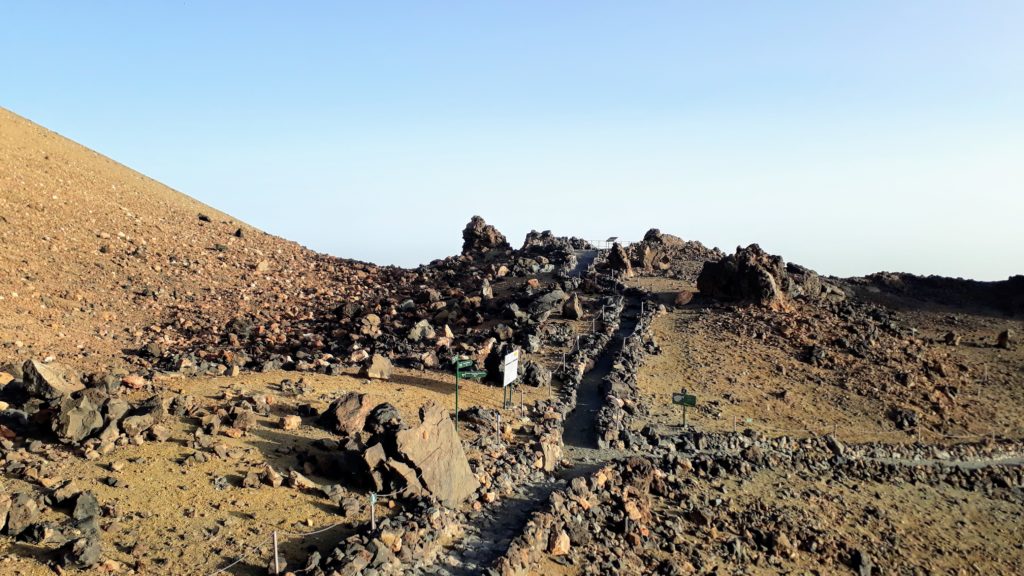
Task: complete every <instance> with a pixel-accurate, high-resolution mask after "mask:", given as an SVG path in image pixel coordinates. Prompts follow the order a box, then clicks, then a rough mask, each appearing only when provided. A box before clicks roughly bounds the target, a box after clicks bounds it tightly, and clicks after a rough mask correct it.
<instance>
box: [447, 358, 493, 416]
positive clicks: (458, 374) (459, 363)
mask: <svg viewBox="0 0 1024 576" xmlns="http://www.w3.org/2000/svg"><path fill="white" fill-rule="evenodd" d="M452 364H454V365H455V429H456V430H458V429H459V380H461V379H462V378H473V379H480V378H483V377H485V376H487V372H486V371H484V370H463V368H471V367H472V366H473V364H474V363H473V361H472V360H465V359H463V358H459V357H458V356H456V357H455V358H454V359H452Z"/></svg>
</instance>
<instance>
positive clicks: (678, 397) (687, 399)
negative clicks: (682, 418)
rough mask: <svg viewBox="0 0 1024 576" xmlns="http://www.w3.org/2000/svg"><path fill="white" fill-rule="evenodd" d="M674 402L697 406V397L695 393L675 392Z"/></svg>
mask: <svg viewBox="0 0 1024 576" xmlns="http://www.w3.org/2000/svg"><path fill="white" fill-rule="evenodd" d="M672 403H673V404H681V405H683V406H696V405H697V397H696V396H694V395H693V394H673V395H672Z"/></svg>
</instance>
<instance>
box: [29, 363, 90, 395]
mask: <svg viewBox="0 0 1024 576" xmlns="http://www.w3.org/2000/svg"><path fill="white" fill-rule="evenodd" d="M22 372H23V373H24V382H25V389H26V390H27V391H28V393H29V394H31V395H33V396H36V397H38V398H44V399H46V400H57V399H59V398H63V397H65V396H70V395H71V394H72V393H74V392H78V391H79V390H83V389H84V388H85V385H83V384H82V381H81V380H79V378H78V375H77V374H75V373H74V371H73V370H71V369H70V368H68V367H66V366H64V365H63V364H59V363H57V362H51V363H49V364H43V363H42V362H40V361H38V360H28V361H27V362H25V365H24V366H23V367H22Z"/></svg>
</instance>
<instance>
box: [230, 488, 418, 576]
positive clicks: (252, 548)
mask: <svg viewBox="0 0 1024 576" xmlns="http://www.w3.org/2000/svg"><path fill="white" fill-rule="evenodd" d="M401 492H402V489H399V490H394V491H392V492H388V493H387V494H377V493H376V492H370V517H371V524H372V525H371V529H372V530H376V529H377V523H376V504H377V500H378V499H380V498H390V497H392V496H396V495H398V494H400V493H401ZM345 524H346V523H345V522H338V523H336V524H331V525H330V526H325V527H323V528H317V529H316V530H313V531H312V532H293V531H291V530H284V529H281V528H278V527H276V526H274V525H272V524H264V525H265V526H267V527H268V528H271V529H272V530H273V532H272V533H271V541H272V544H273V547H274V555H275V560H276V559H277V557H278V551H277V535H278V534H282V535H285V536H293V537H296V538H308V537H310V536H316V535H318V534H323V533H324V532H327V531H329V530H333V529H335V528H338V527H341V526H344V525H345ZM265 537H266V536H264V538H265ZM257 550H259V546H250V547H249V550H248V551H247V552H246V553H244V554H242V555H241V556H239V557H238V558H237V559H236V560H235V561H234V562H232V563H230V564H228V565H227V566H225V567H223V568H220V569H218V570H217V571H216V572H213V573H211V574H210V576H217V575H218V574H223V573H225V572H227V571H228V570H230V569H231V568H234V567H235V566H237V565H238V564H240V563H241V562H242V561H244V560H245V559H246V558H249V557H250V556H252V554H253V552H256V551H257ZM277 571H278V572H279V571H280V570H277Z"/></svg>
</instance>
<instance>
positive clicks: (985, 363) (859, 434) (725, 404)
mask: <svg viewBox="0 0 1024 576" xmlns="http://www.w3.org/2000/svg"><path fill="white" fill-rule="evenodd" d="M634 284H639V285H641V286H643V287H645V288H647V289H653V290H655V291H656V292H658V293H659V294H660V295H661V299H662V301H664V302H670V301H671V299H672V298H673V297H674V293H675V292H676V291H678V290H692V289H693V287H692V286H689V285H686V284H685V283H682V282H679V281H673V280H666V279H651V278H641V279H638V280H634ZM722 313H723V312H721V311H717V310H712V309H701V308H698V307H694V306H692V305H691V306H684V307H679V308H675V309H671V308H670V311H669V312H668V313H667V314H665V315H662V316H660V317H658V318H657V319H656V320H655V322H654V325H653V334H654V337H655V340H656V341H657V343H658V345H660V346H661V348H662V354H660V355H656V356H649V357H648V358H647V363H646V364H645V365H644V367H643V368H642V369H641V370H640V373H639V376H638V382H639V385H640V388H641V391H642V393H643V394H644V396H645V399H646V401H647V403H648V405H649V406H650V407H651V416H652V417H651V420H652V422H654V423H656V424H659V425H661V426H667V427H673V426H681V425H682V422H683V411H682V407H680V406H676V405H674V404H672V401H671V398H672V394H673V393H674V392H679V391H681V390H682V389H684V388H685V389H686V390H687V391H688V392H690V393H692V394H695V395H696V396H697V398H698V406H697V408H696V409H693V408H690V409H688V410H687V422H688V424H690V425H692V426H696V427H698V428H700V429H705V430H712V431H723V430H733V429H740V430H742V429H744V428H752V429H754V430H758V431H760V432H764V433H767V434H770V435H789V436H798V437H800V436H807V435H810V434H826V433H835V434H837V435H838V436H839V438H841V439H843V440H844V441H848V442H871V441H884V442H912V441H916V440H917V439H918V437H917V436H916V435H910V434H908V433H906V432H903V431H899V430H896V429H895V428H894V426H893V424H892V423H891V422H890V421H889V420H888V419H887V418H886V416H885V412H886V408H887V406H888V404H887V402H886V399H885V398H884V397H873V396H865V395H861V394H858V393H856V392H854V391H853V390H851V389H847V388H844V387H843V386H842V383H836V382H832V381H831V379H830V377H831V375H830V374H829V372H828V370H824V369H821V368H817V367H814V366H811V365H810V364H807V363H805V362H802V361H799V360H797V359H795V358H793V357H792V355H791V354H789V353H788V352H786V351H784V350H780V349H778V348H775V347H772V346H770V345H766V344H764V343H762V342H761V341H758V340H756V339H753V338H750V337H747V336H740V335H737V334H734V333H730V332H727V331H724V330H715V329H713V327H709V324H706V323H705V321H706V320H709V319H710V317H711V315H714V314H722ZM903 314H904V317H905V318H906V321H908V322H909V323H910V324H911V325H913V326H917V327H919V329H920V330H921V333H922V334H923V335H925V336H928V337H933V338H935V339H936V340H940V339H941V337H942V336H943V335H944V334H945V332H947V331H949V330H950V329H951V328H950V327H949V326H948V325H949V324H950V322H951V321H950V320H949V318H950V317H951V314H952V312H951V311H949V310H945V309H914V310H911V311H904V312H903ZM952 322H953V323H954V324H955V327H956V330H957V331H958V333H960V334H962V335H963V337H964V343H963V344H961V346H959V347H958V348H957V349H956V352H957V354H958V355H959V357H960V358H962V361H964V362H967V363H970V365H971V366H981V367H983V368H981V369H975V370H973V371H972V375H971V377H972V380H971V382H970V383H969V385H968V386H966V387H965V389H964V390H963V392H961V396H960V398H959V401H958V403H959V408H960V411H959V412H958V418H959V420H960V422H961V423H963V426H962V428H961V430H959V431H957V432H956V433H955V434H949V435H940V434H938V433H935V432H931V431H928V430H924V431H923V432H922V433H921V437H920V439H921V440H923V441H931V442H957V441H965V440H978V439H980V438H981V437H983V436H990V435H992V434H997V435H1000V436H1004V437H1009V438H1020V437H1024V419H1022V418H1020V414H1021V411H1022V409H1024V377H1022V375H1024V351H1021V350H1020V349H1017V350H1012V351H1006V350H999V349H996V348H994V347H992V346H989V345H985V344H986V338H988V339H989V340H991V338H990V336H991V335H992V334H996V333H998V331H999V330H1001V329H1003V327H1004V326H1010V325H1013V328H1014V329H1015V330H1021V329H1022V328H1024V323H1021V322H1019V321H1016V322H1013V321H1009V320H1006V319H1003V318H993V317H990V316H986V315H984V314H967V313H964V312H963V311H959V313H958V314H956V316H955V320H954V321H952ZM1018 333H1019V332H1018ZM937 346H943V345H941V344H937ZM823 382H824V384H823Z"/></svg>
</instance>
